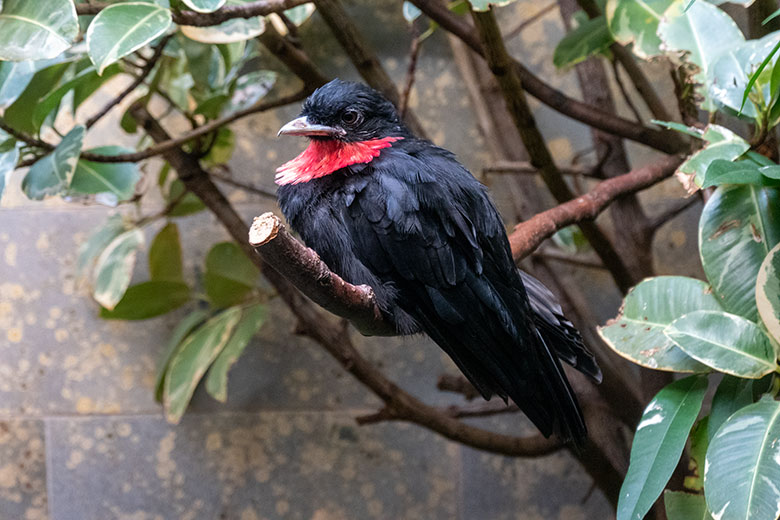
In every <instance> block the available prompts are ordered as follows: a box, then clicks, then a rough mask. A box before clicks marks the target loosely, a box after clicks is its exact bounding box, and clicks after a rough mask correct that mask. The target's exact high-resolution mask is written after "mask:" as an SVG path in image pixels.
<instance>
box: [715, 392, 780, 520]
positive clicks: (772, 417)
mask: <svg viewBox="0 0 780 520" xmlns="http://www.w3.org/2000/svg"><path fill="white" fill-rule="evenodd" d="M778 483H780V402H778V401H775V400H774V399H772V398H771V397H770V396H765V397H764V398H763V399H761V400H760V401H759V402H757V403H755V404H752V405H750V406H746V407H745V408H742V409H741V410H739V411H738V412H736V413H735V414H734V415H732V416H731V417H729V419H728V421H726V423H725V424H723V426H722V427H721V428H720V429H719V430H718V433H716V434H715V437H713V439H712V443H711V444H710V448H709V450H708V451H707V464H706V471H705V473H704V496H705V498H706V499H707V507H709V509H710V511H712V512H713V516H714V517H715V518H718V519H723V520H731V519H744V520H766V519H770V518H777V516H778V513H780V484H778Z"/></svg>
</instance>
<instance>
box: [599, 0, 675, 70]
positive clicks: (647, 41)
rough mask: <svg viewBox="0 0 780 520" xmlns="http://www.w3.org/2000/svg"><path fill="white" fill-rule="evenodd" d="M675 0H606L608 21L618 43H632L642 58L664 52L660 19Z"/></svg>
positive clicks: (634, 49) (635, 52)
mask: <svg viewBox="0 0 780 520" xmlns="http://www.w3.org/2000/svg"><path fill="white" fill-rule="evenodd" d="M673 3H674V0H607V8H606V15H607V23H608V24H609V30H610V31H612V35H613V36H614V37H615V40H617V41H618V42H619V43H621V44H623V45H629V44H631V43H633V47H632V48H631V49H632V50H633V52H634V54H636V55H637V56H639V57H640V58H644V59H648V58H650V57H652V56H657V55H659V54H661V49H660V46H661V39H660V38H659V37H658V35H657V34H656V33H657V32H658V22H659V21H660V20H661V19H662V18H663V16H664V12H665V11H666V10H667V9H668V8H669V6H671V5H672V4H673Z"/></svg>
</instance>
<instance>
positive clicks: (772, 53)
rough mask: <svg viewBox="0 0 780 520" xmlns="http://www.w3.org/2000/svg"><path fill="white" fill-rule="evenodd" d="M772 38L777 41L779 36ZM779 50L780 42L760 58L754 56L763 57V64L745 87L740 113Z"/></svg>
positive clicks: (775, 43)
mask: <svg viewBox="0 0 780 520" xmlns="http://www.w3.org/2000/svg"><path fill="white" fill-rule="evenodd" d="M770 36H774V37H775V38H774V39H777V38H776V36H777V35H770ZM778 50H780V40H778V41H776V42H774V45H773V46H772V48H771V50H768V52H766V53H761V54H760V55H758V56H756V55H754V56H755V58H758V59H761V58H760V57H759V56H763V60H761V63H760V64H759V65H758V68H756V70H755V72H753V73H752V74H751V75H750V78H748V82H747V85H745V87H744V93H743V94H742V102H741V104H740V105H739V111H740V112H742V109H743V108H744V107H745V103H746V102H747V100H748V96H750V93H751V91H752V90H753V85H755V84H756V82H757V81H758V79H759V77H760V76H761V73H762V72H764V69H765V68H766V66H767V65H769V63H770V62H771V61H772V58H774V57H775V55H776V54H777V51H778ZM743 65H745V64H744V63H743ZM747 65H753V63H751V62H748V63H747ZM743 70H744V69H743ZM743 77H744V76H743ZM743 77H741V78H739V79H742V78H743Z"/></svg>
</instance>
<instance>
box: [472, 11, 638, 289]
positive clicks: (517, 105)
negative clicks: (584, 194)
mask: <svg viewBox="0 0 780 520" xmlns="http://www.w3.org/2000/svg"><path fill="white" fill-rule="evenodd" d="M472 15H473V18H474V25H476V27H477V32H478V33H479V37H480V40H481V41H482V47H483V49H484V52H485V60H486V61H487V64H488V66H489V67H490V70H491V71H492V72H493V75H494V76H495V78H496V80H497V81H498V84H499V87H500V88H501V92H502V93H503V95H504V100H505V101H506V106H507V110H509V113H510V115H511V116H512V119H513V120H514V122H515V126H517V130H518V131H519V132H520V137H521V139H522V140H523V144H524V145H525V149H526V150H527V152H528V155H529V157H530V158H531V164H533V165H534V166H536V167H538V168H539V172H540V174H541V176H542V179H543V180H544V183H545V184H546V185H547V188H548V189H549V190H550V193H552V195H553V197H555V200H557V201H558V202H564V201H567V200H571V199H573V198H574V197H575V195H574V193H573V192H572V191H571V190H570V189H569V186H568V184H566V181H564V179H563V175H561V172H560V171H559V170H558V167H557V166H556V165H555V161H554V160H553V158H552V154H551V153H550V150H549V149H548V148H547V144H546V143H545V141H544V137H543V136H542V134H541V132H540V131H539V128H538V127H537V126H536V121H535V119H534V116H533V113H532V112H531V108H530V106H529V105H528V101H527V99H526V97H525V92H524V91H523V86H522V81H521V79H520V76H519V75H518V74H517V71H516V70H515V69H514V68H513V67H512V59H511V57H510V56H509V53H508V52H507V50H506V47H505V45H504V40H503V38H502V37H501V32H500V30H499V28H498V23H497V22H496V18H495V16H494V15H493V11H492V10H490V11H486V12H477V11H474V12H472ZM580 229H582V232H583V234H584V235H585V237H586V238H587V239H588V242H590V244H591V245H592V246H593V249H594V251H596V254H598V255H599V258H601V261H602V262H603V263H604V266H605V267H606V268H607V269H608V270H609V273H610V274H611V275H612V277H613V279H614V280H615V283H616V284H617V286H618V287H619V288H620V290H621V291H622V292H624V293H625V292H627V291H628V289H629V288H631V287H632V286H633V285H635V284H636V283H637V282H639V280H640V279H641V278H637V277H635V276H633V275H632V273H631V272H630V271H629V270H628V268H627V267H626V265H625V263H624V262H623V259H622V258H621V257H620V255H619V254H618V253H617V251H616V250H615V248H614V247H613V245H612V243H611V241H610V240H609V238H608V237H607V235H606V234H605V233H604V232H603V231H602V230H601V228H599V226H597V225H596V223H595V222H593V221H582V222H581V223H580Z"/></svg>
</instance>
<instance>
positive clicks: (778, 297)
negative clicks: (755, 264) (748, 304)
mask: <svg viewBox="0 0 780 520" xmlns="http://www.w3.org/2000/svg"><path fill="white" fill-rule="evenodd" d="M756 307H757V308H758V314H759V316H761V321H762V322H763V323H764V325H765V326H766V328H767V330H768V331H769V334H771V335H772V337H773V338H774V339H775V341H776V342H778V343H780V244H778V245H776V246H775V247H774V248H773V249H772V250H771V251H770V252H769V253H768V254H767V255H766V258H764V261H763V262H762V263H761V267H760V268H759V270H758V277H757V278H756Z"/></svg>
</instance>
